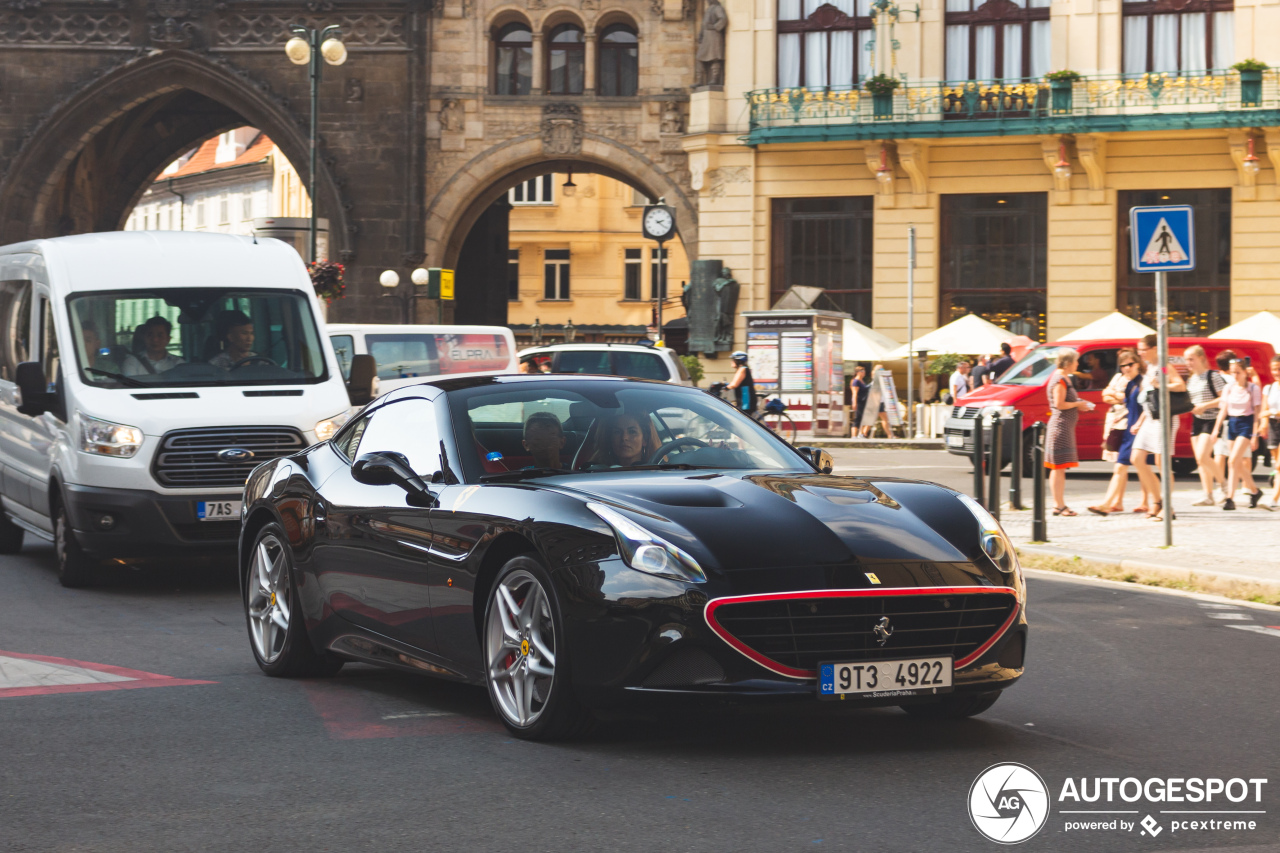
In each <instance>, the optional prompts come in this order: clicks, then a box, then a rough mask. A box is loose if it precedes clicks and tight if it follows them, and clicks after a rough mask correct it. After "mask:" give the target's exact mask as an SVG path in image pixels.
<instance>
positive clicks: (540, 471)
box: [480, 468, 575, 483]
mask: <svg viewBox="0 0 1280 853" xmlns="http://www.w3.org/2000/svg"><path fill="white" fill-rule="evenodd" d="M573 473H575V472H573V471H570V470H569V469H568V468H519V469H517V470H515V471H498V472H497V473H495V474H481V475H480V482H482V483H497V482H501V481H503V480H525V479H528V478H530V477H555V476H557V475H560V474H573Z"/></svg>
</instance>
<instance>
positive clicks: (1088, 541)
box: [1000, 479, 1280, 583]
mask: <svg viewBox="0 0 1280 853" xmlns="http://www.w3.org/2000/svg"><path fill="white" fill-rule="evenodd" d="M1260 482H1261V481H1260ZM1007 483H1008V480H1007V479H1006V480H1005V484H1006V486H1007ZM1178 485H1182V484H1178ZM1135 486H1136V484H1130V487H1129V493H1128V494H1127V495H1126V504H1125V505H1126V507H1128V508H1129V509H1132V508H1133V507H1134V506H1136V505H1137V494H1138V492H1137V489H1136V488H1135ZM1045 491H1046V494H1045V499H1046V500H1045V503H1046V513H1047V514H1048V517H1047V519H1046V520H1047V522H1048V524H1047V526H1048V536H1049V541H1048V542H1047V543H1045V544H1044V545H1030V544H1029V543H1030V542H1031V512H1030V510H1029V509H1028V510H1027V511H1023V512H1015V511H1012V510H1009V509H1002V511H1001V515H1000V522H1001V524H1002V525H1003V526H1004V529H1005V530H1006V531H1007V532H1008V534H1009V536H1010V537H1011V538H1012V539H1013V541H1014V544H1015V545H1017V546H1018V547H1019V548H1020V549H1023V550H1026V551H1028V552H1032V553H1043V554H1054V555H1057V556H1066V557H1071V556H1079V557H1080V558H1082V559H1087V560H1097V561H1099V562H1105V563H1110V564H1113V565H1121V566H1122V567H1123V568H1124V569H1126V570H1128V569H1133V570H1140V569H1151V568H1154V569H1157V570H1164V571H1166V572H1167V571H1187V572H1195V573H1196V574H1204V575H1220V576H1223V577H1234V578H1238V579H1240V578H1247V579H1249V580H1257V581H1263V582H1270V583H1280V511H1276V512H1268V511H1267V510H1265V509H1263V508H1261V506H1260V507H1259V508H1258V509H1248V506H1249V499H1248V498H1247V497H1246V498H1244V500H1243V501H1241V500H1240V494H1241V493H1240V492H1237V493H1236V506H1238V507H1241V508H1240V509H1237V510H1236V511H1235V512H1226V511H1224V510H1223V509H1222V507H1221V506H1214V507H1193V506H1191V504H1193V503H1195V502H1196V501H1198V500H1200V498H1201V497H1203V495H1204V493H1203V492H1202V491H1201V490H1200V488H1199V486H1198V485H1196V486H1195V487H1194V488H1175V489H1174V492H1173V505H1174V509H1175V511H1176V512H1177V516H1178V517H1177V518H1176V519H1174V522H1173V547H1172V548H1165V547H1163V546H1164V524H1163V522H1157V521H1152V520H1151V519H1149V518H1147V517H1146V516H1145V515H1143V514H1138V513H1133V512H1127V511H1126V512H1124V513H1121V514H1117V515H1108V516H1098V515H1094V514H1093V513H1091V512H1089V511H1088V510H1086V509H1085V507H1087V506H1090V505H1096V504H1097V503H1099V502H1100V501H1101V500H1102V497H1103V495H1104V494H1105V492H1106V483H1105V482H1099V483H1098V488H1097V491H1096V492H1093V491H1089V492H1085V493H1084V497H1081V496H1078V495H1072V498H1071V504H1070V506H1071V508H1072V509H1073V510H1075V511H1076V512H1078V513H1080V514H1079V515H1078V516H1076V517H1075V518H1062V517H1054V516H1053V515H1052V511H1053V510H1052V501H1051V500H1049V496H1048V486H1047V484H1046V487H1045ZM1264 491H1266V492H1267V494H1268V495H1269V494H1270V491H1269V490H1264ZM1006 494H1007V492H1006ZM1022 495H1023V497H1022V499H1023V501H1024V503H1025V504H1026V505H1027V506H1028V507H1030V506H1031V497H1032V495H1031V483H1030V481H1026V483H1025V485H1024V487H1023V492H1022ZM1086 497H1087V499H1085V498H1086ZM1264 500H1265V499H1264Z"/></svg>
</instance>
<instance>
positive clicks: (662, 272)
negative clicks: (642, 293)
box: [649, 249, 668, 299]
mask: <svg viewBox="0 0 1280 853" xmlns="http://www.w3.org/2000/svg"><path fill="white" fill-rule="evenodd" d="M667 251H668V250H667V249H650V250H649V298H650V299H666V298H667Z"/></svg>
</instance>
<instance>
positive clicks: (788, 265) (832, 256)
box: [769, 196, 874, 326]
mask: <svg viewBox="0 0 1280 853" xmlns="http://www.w3.org/2000/svg"><path fill="white" fill-rule="evenodd" d="M873 207H874V202H873V199H872V197H871V196H844V197H833V198H778V199H774V200H773V240H772V243H773V257H772V271H771V275H770V290H771V296H772V298H771V299H770V300H769V301H770V303H773V302H776V301H777V300H778V299H779V298H780V297H781V296H782V294H783V293H785V292H786V290H787V288H789V287H791V286H792V285H796V284H804V285H813V286H816V287H824V288H827V292H826V296H827V297H828V299H829V300H830V302H827V301H823V303H822V304H821V305H818V306H816V307H819V308H833V309H835V310H837V311H847V312H848V313H849V314H850V315H851V316H852V317H853V319H855V320H857V321H858V322H859V323H862V324H863V325H866V326H870V325H871V261H872V244H871V224H872V218H873V213H874V212H873Z"/></svg>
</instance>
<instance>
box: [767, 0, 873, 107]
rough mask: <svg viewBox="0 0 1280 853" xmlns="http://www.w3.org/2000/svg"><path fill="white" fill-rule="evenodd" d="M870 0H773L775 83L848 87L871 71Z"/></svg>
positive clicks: (810, 87)
mask: <svg viewBox="0 0 1280 853" xmlns="http://www.w3.org/2000/svg"><path fill="white" fill-rule="evenodd" d="M870 15H871V0H830V2H827V0H778V85H779V86H780V87H782V88H793V87H797V86H804V87H806V88H809V89H816V88H824V87H831V88H839V89H848V88H852V87H854V86H856V85H857V84H858V81H859V80H861V79H863V78H865V77H868V76H870V74H871V53H870V51H868V50H867V45H868V44H869V43H870V41H871V17H870Z"/></svg>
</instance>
